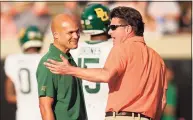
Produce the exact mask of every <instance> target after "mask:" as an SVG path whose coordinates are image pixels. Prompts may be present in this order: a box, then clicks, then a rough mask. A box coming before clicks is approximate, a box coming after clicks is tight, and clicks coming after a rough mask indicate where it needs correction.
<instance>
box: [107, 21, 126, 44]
mask: <svg viewBox="0 0 193 120" xmlns="http://www.w3.org/2000/svg"><path fill="white" fill-rule="evenodd" d="M113 25H115V26H117V25H119V26H118V27H116V29H114V30H113V29H111V28H110V29H109V32H108V34H109V35H111V37H112V40H113V44H114V45H116V44H120V43H121V42H122V41H124V40H125V39H126V38H127V30H126V29H125V28H126V27H127V25H126V24H121V23H120V19H119V18H112V20H111V24H110V26H113ZM120 25H121V26H120Z"/></svg>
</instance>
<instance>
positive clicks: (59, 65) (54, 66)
mask: <svg viewBox="0 0 193 120" xmlns="http://www.w3.org/2000/svg"><path fill="white" fill-rule="evenodd" d="M60 58H61V59H62V62H58V61H55V60H51V59H48V60H47V62H44V65H45V66H46V67H47V68H48V69H50V71H51V72H52V73H54V74H62V75H64V74H67V71H68V70H69V68H70V67H71V65H70V64H69V62H68V60H67V59H66V58H64V57H63V56H62V55H60Z"/></svg>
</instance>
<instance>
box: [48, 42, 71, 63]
mask: <svg viewBox="0 0 193 120" xmlns="http://www.w3.org/2000/svg"><path fill="white" fill-rule="evenodd" d="M49 51H50V52H51V53H52V54H54V56H57V57H59V58H60V54H62V55H63V56H64V57H65V58H66V59H72V56H71V54H70V53H63V52H62V51H61V50H59V49H58V48H57V47H56V46H54V45H53V43H52V44H50V48H49Z"/></svg>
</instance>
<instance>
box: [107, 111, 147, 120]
mask: <svg viewBox="0 0 193 120" xmlns="http://www.w3.org/2000/svg"><path fill="white" fill-rule="evenodd" d="M132 113H133V114H134V117H138V114H140V116H141V117H143V118H148V119H150V117H147V116H145V115H143V114H141V113H135V112H124V111H121V112H115V113H114V112H106V115H105V117H108V116H113V114H115V116H132Z"/></svg>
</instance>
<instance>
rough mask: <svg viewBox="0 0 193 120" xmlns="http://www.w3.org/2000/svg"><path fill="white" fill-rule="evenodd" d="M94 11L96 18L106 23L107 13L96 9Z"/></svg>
mask: <svg viewBox="0 0 193 120" xmlns="http://www.w3.org/2000/svg"><path fill="white" fill-rule="evenodd" d="M94 10H95V12H96V14H97V17H98V18H101V20H102V21H106V20H108V19H109V17H108V15H107V12H105V11H104V10H103V9H102V8H96V9H94Z"/></svg>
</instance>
